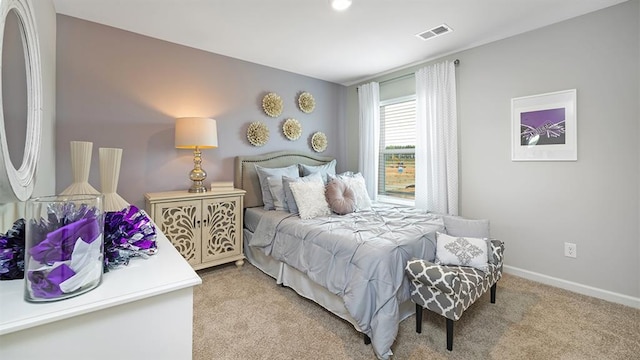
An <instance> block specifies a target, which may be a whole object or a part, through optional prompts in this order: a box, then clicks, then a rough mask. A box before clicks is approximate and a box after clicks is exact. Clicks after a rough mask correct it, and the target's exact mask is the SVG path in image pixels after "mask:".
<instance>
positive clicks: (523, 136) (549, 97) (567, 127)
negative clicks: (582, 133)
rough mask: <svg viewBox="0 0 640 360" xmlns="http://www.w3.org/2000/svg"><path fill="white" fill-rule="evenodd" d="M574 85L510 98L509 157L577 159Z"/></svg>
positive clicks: (555, 159) (530, 159) (522, 158)
mask: <svg viewBox="0 0 640 360" xmlns="http://www.w3.org/2000/svg"><path fill="white" fill-rule="evenodd" d="M576 94H577V91H576V89H570V90H563V91H556V92H551V93H545V94H539V95H531V96H523V97H518V98H513V99H511V160H512V161H577V160H578V129H577V106H576Z"/></svg>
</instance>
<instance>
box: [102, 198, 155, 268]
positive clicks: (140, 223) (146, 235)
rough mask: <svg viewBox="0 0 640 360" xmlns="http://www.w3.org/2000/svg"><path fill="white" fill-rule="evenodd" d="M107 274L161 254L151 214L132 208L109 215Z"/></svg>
mask: <svg viewBox="0 0 640 360" xmlns="http://www.w3.org/2000/svg"><path fill="white" fill-rule="evenodd" d="M104 234H105V236H104V247H105V256H104V270H105V272H107V271H109V270H111V269H114V268H116V267H118V266H120V265H128V264H129V260H130V259H131V258H133V257H143V258H146V257H148V256H149V255H154V254H155V253H156V252H157V251H158V247H157V245H156V228H155V226H154V225H153V222H151V219H150V218H149V216H147V214H146V213H145V212H144V211H142V210H140V209H138V208H137V207H135V206H134V205H129V206H128V207H126V208H124V209H123V210H121V211H116V212H107V214H106V215H105V220H104Z"/></svg>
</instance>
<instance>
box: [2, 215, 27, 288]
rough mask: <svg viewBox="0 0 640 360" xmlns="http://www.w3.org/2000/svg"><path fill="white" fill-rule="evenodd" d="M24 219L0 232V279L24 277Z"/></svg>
mask: <svg viewBox="0 0 640 360" xmlns="http://www.w3.org/2000/svg"><path fill="white" fill-rule="evenodd" d="M24 224H25V221H24V219H19V220H18V221H16V222H14V223H13V226H12V227H11V229H9V231H7V233H6V234H0V280H13V279H22V278H24Z"/></svg>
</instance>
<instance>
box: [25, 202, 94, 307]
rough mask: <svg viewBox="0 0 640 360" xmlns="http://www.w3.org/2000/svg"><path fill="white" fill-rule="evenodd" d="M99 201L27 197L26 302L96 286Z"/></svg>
mask: <svg viewBox="0 0 640 360" xmlns="http://www.w3.org/2000/svg"><path fill="white" fill-rule="evenodd" d="M103 203H104V196H103V195H102V194H95V195H94V194H84V195H83V194H81V195H55V196H45V197H39V198H34V199H31V200H28V201H27V225H26V233H25V245H26V247H25V269H24V270H25V271H24V275H25V276H24V279H25V291H24V298H25V300H26V301H29V302H46V301H56V300H62V299H67V298H70V297H73V296H76V295H80V294H83V293H85V292H87V291H90V290H92V289H95V288H96V287H97V286H98V285H99V284H100V282H101V281H102V270H103V256H104V255H103V247H104V236H103V233H104V213H103Z"/></svg>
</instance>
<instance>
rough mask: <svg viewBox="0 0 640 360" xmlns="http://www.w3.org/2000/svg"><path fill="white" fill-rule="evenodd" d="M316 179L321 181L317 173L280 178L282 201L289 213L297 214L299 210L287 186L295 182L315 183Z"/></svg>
mask: <svg viewBox="0 0 640 360" xmlns="http://www.w3.org/2000/svg"><path fill="white" fill-rule="evenodd" d="M294 166H295V165H294ZM318 179H322V176H321V175H320V174H317V173H316V174H311V175H309V176H305V177H297V176H296V177H290V176H286V175H285V176H283V177H282V187H283V188H284V201H285V202H286V203H287V208H289V212H290V213H292V214H298V213H299V210H298V204H296V199H295V198H294V197H293V192H292V191H291V188H290V187H289V184H291V183H292V182H296V181H304V182H308V181H317V180H318Z"/></svg>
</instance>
